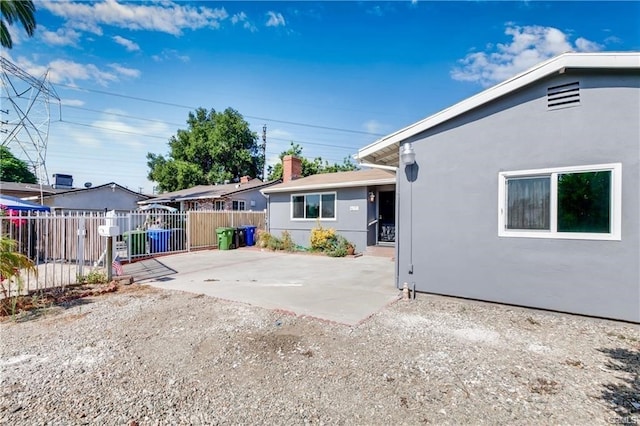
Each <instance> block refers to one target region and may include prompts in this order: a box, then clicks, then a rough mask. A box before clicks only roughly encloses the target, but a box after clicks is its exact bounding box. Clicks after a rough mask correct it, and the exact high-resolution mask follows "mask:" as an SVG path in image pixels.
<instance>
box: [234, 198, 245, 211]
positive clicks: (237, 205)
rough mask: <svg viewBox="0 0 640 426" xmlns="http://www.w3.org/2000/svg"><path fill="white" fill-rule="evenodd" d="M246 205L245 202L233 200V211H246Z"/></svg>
mask: <svg viewBox="0 0 640 426" xmlns="http://www.w3.org/2000/svg"><path fill="white" fill-rule="evenodd" d="M245 206H246V203H245V202H244V200H233V201H232V202H231V210H233V211H244V210H245Z"/></svg>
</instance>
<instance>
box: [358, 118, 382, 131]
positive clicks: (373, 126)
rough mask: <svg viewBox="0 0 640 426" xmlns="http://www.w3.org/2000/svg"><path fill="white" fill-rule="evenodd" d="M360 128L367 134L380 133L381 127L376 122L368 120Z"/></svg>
mask: <svg viewBox="0 0 640 426" xmlns="http://www.w3.org/2000/svg"><path fill="white" fill-rule="evenodd" d="M362 127H363V128H364V129H365V130H366V131H367V132H369V133H375V134H378V133H382V129H383V125H382V124H381V123H380V122H378V121H376V120H369V121H367V122H365V123H364V124H363V125H362Z"/></svg>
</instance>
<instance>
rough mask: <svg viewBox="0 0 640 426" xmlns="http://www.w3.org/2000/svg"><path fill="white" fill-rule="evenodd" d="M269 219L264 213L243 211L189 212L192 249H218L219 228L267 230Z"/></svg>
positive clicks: (190, 244) (189, 235)
mask: <svg viewBox="0 0 640 426" xmlns="http://www.w3.org/2000/svg"><path fill="white" fill-rule="evenodd" d="M266 221H267V217H266V214H265V213H264V212H242V211H191V212H187V223H188V224H189V226H188V233H187V240H188V241H189V247H190V249H201V248H217V247H218V234H217V229H218V228H237V227H239V226H255V227H256V230H258V229H266Z"/></svg>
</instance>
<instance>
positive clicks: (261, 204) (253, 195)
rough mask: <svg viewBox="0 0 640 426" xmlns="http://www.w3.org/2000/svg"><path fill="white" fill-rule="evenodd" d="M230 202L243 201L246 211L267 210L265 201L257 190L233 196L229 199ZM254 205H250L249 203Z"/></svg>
mask: <svg viewBox="0 0 640 426" xmlns="http://www.w3.org/2000/svg"><path fill="white" fill-rule="evenodd" d="M229 199H230V200H235V201H240V200H241V201H244V202H245V210H246V211H254V212H261V211H263V210H264V209H266V208H267V199H266V198H265V196H264V195H262V193H261V192H260V191H259V190H255V191H248V192H243V193H240V194H233V195H231V197H229ZM252 201H253V202H254V205H253V206H252V205H251V202H252Z"/></svg>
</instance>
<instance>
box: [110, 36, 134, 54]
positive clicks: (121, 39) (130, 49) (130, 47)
mask: <svg viewBox="0 0 640 426" xmlns="http://www.w3.org/2000/svg"><path fill="white" fill-rule="evenodd" d="M112 38H113V41H115V42H116V43H118V44H119V45H121V46H124V48H125V49H127V52H136V51H138V50H140V46H139V45H138V44H137V43H135V42H133V41H131V40H129V39H126V38H124V37H120V36H113V37H112Z"/></svg>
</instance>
